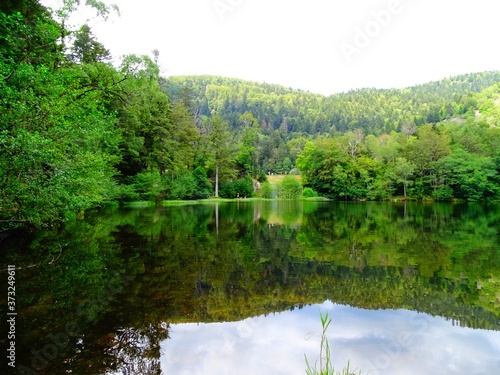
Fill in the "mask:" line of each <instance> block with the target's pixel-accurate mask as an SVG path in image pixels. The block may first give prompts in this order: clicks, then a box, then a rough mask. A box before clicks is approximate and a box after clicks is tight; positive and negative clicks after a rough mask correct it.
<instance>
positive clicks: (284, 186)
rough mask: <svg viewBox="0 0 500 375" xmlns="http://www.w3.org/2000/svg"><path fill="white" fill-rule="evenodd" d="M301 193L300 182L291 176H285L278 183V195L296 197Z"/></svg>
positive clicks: (287, 197) (289, 197)
mask: <svg viewBox="0 0 500 375" xmlns="http://www.w3.org/2000/svg"><path fill="white" fill-rule="evenodd" d="M301 194H302V184H301V183H300V182H299V181H298V180H297V179H296V178H295V177H292V176H285V177H284V178H283V180H282V181H281V183H280V184H279V185H278V197H279V198H284V199H297V198H299V197H300V195H301Z"/></svg>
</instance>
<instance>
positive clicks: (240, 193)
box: [219, 175, 253, 198]
mask: <svg viewBox="0 0 500 375" xmlns="http://www.w3.org/2000/svg"><path fill="white" fill-rule="evenodd" d="M219 195H220V196H221V197H222V198H237V197H240V198H243V197H251V196H252V195H253V181H252V177H250V176H249V175H247V176H245V177H244V178H242V179H240V180H234V181H226V182H223V183H222V184H221V188H220V192H219Z"/></svg>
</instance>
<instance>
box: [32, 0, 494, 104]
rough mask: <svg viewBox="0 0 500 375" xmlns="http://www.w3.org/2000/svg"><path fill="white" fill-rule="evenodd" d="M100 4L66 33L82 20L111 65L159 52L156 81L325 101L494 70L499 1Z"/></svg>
mask: <svg viewBox="0 0 500 375" xmlns="http://www.w3.org/2000/svg"><path fill="white" fill-rule="evenodd" d="M60 1H61V0H42V3H43V4H45V5H51V6H55V7H57V4H58V3H60ZM82 1H83V0H82ZM105 2H106V3H115V4H116V5H118V7H119V8H120V16H118V15H116V14H115V15H112V16H111V17H110V18H109V19H108V20H107V21H102V20H99V19H96V18H95V17H93V15H92V13H91V12H86V11H85V10H84V9H83V8H82V9H81V10H80V11H79V12H77V14H76V17H74V18H73V19H72V22H73V24H74V25H77V24H81V23H83V22H85V21H87V20H88V22H89V25H90V26H91V27H92V30H93V32H94V34H95V35H96V37H97V39H98V41H100V42H101V43H103V44H104V46H105V47H106V48H108V49H109V50H110V51H111V53H112V54H113V56H114V57H115V59H116V61H119V58H120V56H122V55H126V54H139V55H142V54H146V55H150V56H151V51H152V50H154V49H157V50H159V52H160V55H159V63H160V66H161V71H162V74H163V75H164V76H172V75H196V74H208V75H221V76H225V77H233V78H240V79H246V80H251V81H257V82H267V83H276V84H280V85H283V86H286V87H291V88H296V89H301V90H305V91H311V92H315V93H320V94H324V95H330V94H334V93H339V92H345V91H349V90H351V89H359V88H365V87H375V88H402V87H408V86H412V85H415V84H420V83H426V82H430V81H436V80H439V79H443V78H446V77H450V76H454V75H458V74H464V73H473V72H481V71H489V70H500V52H499V50H498V35H499V34H498V19H497V18H498V15H499V14H500V2H499V1H498V0H475V1H471V0H439V1H436V0H307V1H306V0H140V1H139V0H115V1H112V0H105Z"/></svg>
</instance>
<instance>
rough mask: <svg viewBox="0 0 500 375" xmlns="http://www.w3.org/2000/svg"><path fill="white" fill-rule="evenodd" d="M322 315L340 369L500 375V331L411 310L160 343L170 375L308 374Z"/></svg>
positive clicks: (198, 331) (302, 313) (270, 319)
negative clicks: (306, 369)
mask: <svg viewBox="0 0 500 375" xmlns="http://www.w3.org/2000/svg"><path fill="white" fill-rule="evenodd" d="M319 311H322V312H329V314H330V316H332V317H333V322H332V325H331V326H330V329H329V331H328V334H327V336H328V339H329V341H330V345H331V347H332V348H333V350H332V351H333V357H334V361H333V362H334V365H335V368H337V369H341V368H342V367H343V366H345V365H346V363H347V360H349V361H350V365H351V368H357V369H358V370H361V371H362V373H363V374H365V373H369V374H386V375H392V374H394V375H396V374H398V375H399V374H405V375H428V374H495V373H497V371H498V369H499V368H500V357H499V354H500V335H499V334H498V332H493V331H485V330H472V329H467V328H461V327H458V326H456V325H454V324H453V323H452V322H451V321H447V320H445V319H442V318H439V317H432V316H430V315H427V314H421V313H416V312H410V311H407V310H364V309H358V308H352V307H348V306H343V305H336V304H332V303H331V302H326V303H324V304H322V305H313V306H307V307H304V308H303V309H300V310H297V309H296V310H294V311H287V312H282V313H278V314H271V315H268V316H265V317H263V316H261V317H258V318H250V319H246V320H243V321H241V322H234V323H211V324H198V323H189V324H175V325H173V326H172V328H171V338H172V340H167V341H164V342H162V351H163V353H164V355H163V356H162V357H161V366H162V370H163V373H165V374H183V375H201V374H203V375H212V374H214V375H215V374H217V375H218V374H241V375H247V374H248V375H254V374H262V375H276V374H283V375H294V374H297V375H299V374H304V355H307V356H308V358H310V359H314V358H317V356H318V351H319V346H320V343H319V340H320V328H321V327H320V321H319Z"/></svg>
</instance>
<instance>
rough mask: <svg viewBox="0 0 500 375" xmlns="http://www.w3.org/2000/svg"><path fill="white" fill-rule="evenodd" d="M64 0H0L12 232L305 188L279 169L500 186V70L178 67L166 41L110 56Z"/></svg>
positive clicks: (468, 191) (344, 180)
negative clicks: (392, 80) (274, 181)
mask: <svg viewBox="0 0 500 375" xmlns="http://www.w3.org/2000/svg"><path fill="white" fill-rule="evenodd" d="M65 3H66V5H67V6H66V7H64V8H62V9H60V10H59V11H57V12H54V11H52V10H50V9H47V8H45V7H43V6H42V5H40V3H39V2H38V1H37V0H21V1H17V2H12V1H7V2H2V4H1V5H0V98H1V100H0V127H1V128H0V220H1V223H2V225H1V228H2V229H3V228H9V227H12V226H19V225H45V224H48V223H54V222H59V221H60V220H64V219H66V218H69V217H74V216H75V215H82V214H83V213H84V212H85V211H86V210H88V209H90V208H94V207H98V206H100V205H103V204H105V203H108V202H113V201H117V202H127V201H134V200H149V201H156V202H158V203H159V202H161V201H162V200H165V199H201V198H207V197H210V196H215V197H218V196H221V197H229V198H232V197H237V196H252V195H254V194H255V195H260V196H262V197H274V196H278V197H280V196H281V197H283V196H287V197H289V198H290V197H293V196H297V195H298V194H300V190H297V189H295V187H294V192H296V193H294V194H293V195H290V194H288V195H283V194H281V191H280V190H279V189H278V190H276V189H275V187H270V186H269V184H267V183H266V176H268V175H269V174H289V173H296V174H299V173H301V174H302V181H303V183H304V186H306V187H309V188H310V189H309V193H310V195H316V194H319V195H322V196H325V197H329V198H334V199H389V198H391V197H393V196H395V195H400V196H404V197H406V196H408V197H411V198H419V199H420V198H424V197H427V198H429V197H430V198H433V199H440V200H449V199H455V198H459V199H468V200H483V199H488V200H491V199H497V198H498V194H499V189H498V186H499V185H498V182H499V169H500V154H499V151H498V150H500V147H499V137H500V131H499V129H498V124H499V118H500V112H499V111H500V109H499V105H500V101H499V97H500V83H499V82H500V72H484V73H475V74H466V75H462V76H457V77H451V78H446V79H443V80H442V81H438V82H432V83H429V84H424V85H419V86H415V87H410V88H404V89H391V90H377V89H364V90H355V91H351V92H347V93H342V94H337V95H332V96H329V97H325V96H322V95H318V94H313V93H309V92H304V91H300V90H292V89H287V88H284V87H281V86H278V85H272V84H264V83H253V82H247V81H242V80H237V79H229V78H222V77H210V76H197V77H170V78H168V79H166V78H164V77H161V75H160V73H159V72H160V69H159V67H158V65H157V59H158V51H152V56H151V57H149V56H137V55H129V56H124V57H123V58H122V59H121V61H120V63H119V64H115V65H113V64H112V63H111V55H110V53H109V51H108V50H107V49H106V46H104V45H102V44H101V43H100V42H99V41H98V40H97V39H96V37H95V36H94V34H93V33H92V30H91V29H90V27H89V26H87V25H82V26H81V27H79V28H77V29H68V27H67V26H65V25H66V22H65V20H67V19H68V17H69V16H70V15H71V13H72V12H74V11H76V9H77V7H78V4H79V3H80V1H79V0H66V1H65ZM86 3H89V4H90V5H93V6H94V8H95V10H96V12H97V13H98V14H100V15H104V16H105V15H106V14H107V13H109V12H111V11H112V9H110V8H106V7H105V6H103V5H102V4H101V3H100V2H95V1H86ZM256 181H259V182H260V183H261V184H262V189H260V190H257V191H254V188H255V187H256V186H258V184H257V183H256Z"/></svg>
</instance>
